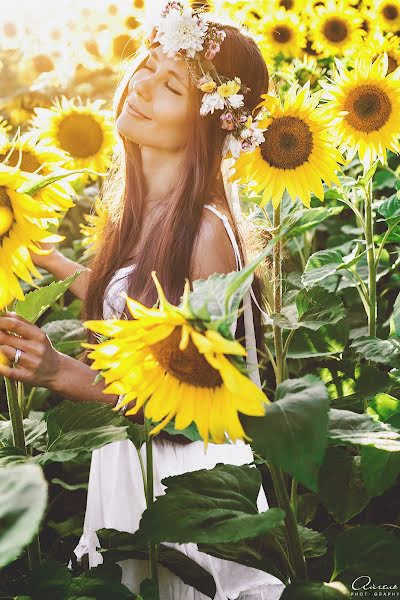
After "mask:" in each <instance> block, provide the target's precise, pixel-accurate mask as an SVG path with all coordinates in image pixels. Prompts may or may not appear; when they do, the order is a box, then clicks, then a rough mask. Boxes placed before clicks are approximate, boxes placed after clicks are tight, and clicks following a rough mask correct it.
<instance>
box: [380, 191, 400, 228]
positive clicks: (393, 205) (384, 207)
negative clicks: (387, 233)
mask: <svg viewBox="0 0 400 600" xmlns="http://www.w3.org/2000/svg"><path fill="white" fill-rule="evenodd" d="M378 213H379V214H380V215H382V216H383V217H384V218H385V220H386V221H388V223H389V224H393V221H398V220H400V198H399V197H398V196H397V194H394V195H393V196H391V197H390V198H387V199H386V200H385V201H384V202H382V204H381V205H380V206H379V208H378Z"/></svg>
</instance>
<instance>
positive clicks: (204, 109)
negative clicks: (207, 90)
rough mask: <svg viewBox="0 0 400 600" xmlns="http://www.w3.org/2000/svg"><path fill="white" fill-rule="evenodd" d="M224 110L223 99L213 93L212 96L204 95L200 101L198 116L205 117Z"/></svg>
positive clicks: (216, 93)
mask: <svg viewBox="0 0 400 600" xmlns="http://www.w3.org/2000/svg"><path fill="white" fill-rule="evenodd" d="M224 108H225V99H224V98H222V96H220V95H219V94H218V92H214V93H213V94H204V96H203V99H202V101H201V108H200V114H201V116H202V117H205V116H206V115H208V114H209V113H211V114H212V115H213V114H214V111H215V110H223V109H224Z"/></svg>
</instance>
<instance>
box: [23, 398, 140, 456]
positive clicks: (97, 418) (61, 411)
mask: <svg viewBox="0 0 400 600" xmlns="http://www.w3.org/2000/svg"><path fill="white" fill-rule="evenodd" d="M46 420H47V431H48V436H49V437H48V446H47V449H46V452H45V453H44V454H41V455H38V456H35V457H34V459H35V461H36V462H38V463H40V464H46V463H48V462H65V461H70V460H74V461H77V462H81V461H86V460H88V459H89V458H90V455H91V453H92V451H93V450H94V449H95V448H100V447H101V446H104V445H105V444H109V443H111V442H117V441H122V440H126V439H127V437H128V431H127V429H128V427H129V429H130V430H131V431H136V430H137V428H136V427H135V425H134V424H133V423H130V421H128V419H126V418H125V417H123V416H122V415H120V414H118V413H117V412H114V411H113V410H112V409H111V407H110V406H109V405H106V404H101V403H100V402H81V403H75V402H70V401H69V400H65V401H64V402H62V403H61V404H60V405H59V406H57V407H56V408H54V409H52V410H51V411H49V412H48V413H47V415H46ZM138 428H139V426H138Z"/></svg>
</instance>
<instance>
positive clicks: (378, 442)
mask: <svg viewBox="0 0 400 600" xmlns="http://www.w3.org/2000/svg"><path fill="white" fill-rule="evenodd" d="M328 436H329V442H330V444H331V445H338V444H340V445H343V444H350V445H352V446H373V447H374V448H378V449H380V450H385V451H387V452H399V451H400V431H398V430H397V429H395V428H394V427H391V426H390V425H389V424H388V423H382V422H381V421H379V420H378V419H374V418H373V417H372V416H370V415H367V414H358V413H354V412H351V411H350V410H339V409H336V408H331V409H330V411H329V432H328Z"/></svg>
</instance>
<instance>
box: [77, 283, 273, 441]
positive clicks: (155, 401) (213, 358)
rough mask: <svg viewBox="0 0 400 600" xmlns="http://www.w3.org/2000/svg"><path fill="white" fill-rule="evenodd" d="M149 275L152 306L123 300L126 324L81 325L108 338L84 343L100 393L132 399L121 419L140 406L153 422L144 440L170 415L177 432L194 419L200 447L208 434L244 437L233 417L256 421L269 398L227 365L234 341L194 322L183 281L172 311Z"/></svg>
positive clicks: (235, 355)
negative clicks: (99, 375)
mask: <svg viewBox="0 0 400 600" xmlns="http://www.w3.org/2000/svg"><path fill="white" fill-rule="evenodd" d="M152 277H153V279H154V282H155V284H156V286H157V290H158V295H159V299H160V306H159V308H147V307H146V306H143V305H142V304H140V303H139V302H137V301H135V300H132V299H131V298H127V299H126V302H127V306H128V309H129V311H130V312H131V314H132V316H133V317H134V320H133V321H132V320H126V319H124V320H105V321H87V322H85V323H84V325H85V327H87V328H88V329H90V330H91V331H94V332H95V333H99V334H102V335H105V336H107V337H109V338H111V339H109V340H108V341H105V342H102V343H100V344H84V345H85V347H88V348H91V349H92V352H90V353H89V358H91V359H93V363H92V368H93V369H97V370H103V369H105V371H103V376H104V379H105V381H106V383H107V387H106V388H105V393H108V394H125V397H124V399H123V401H122V403H121V404H120V405H119V407H120V406H123V405H126V404H129V403H130V402H132V401H136V403H135V406H134V408H131V409H129V410H128V411H127V412H126V415H133V414H136V413H137V412H138V411H139V410H140V408H141V407H142V406H143V405H144V415H145V417H147V418H149V419H152V420H153V421H156V422H158V421H160V422H159V423H158V425H157V426H156V427H154V428H153V429H152V430H151V434H152V435H155V434H156V433H158V432H159V431H160V430H161V429H162V428H163V427H165V426H166V425H167V423H168V422H169V421H170V420H171V419H172V418H173V417H175V428H176V429H178V430H179V429H185V428H186V427H188V426H189V425H190V424H191V423H192V422H193V421H194V422H195V424H196V425H197V428H198V430H199V433H200V435H201V437H202V438H203V440H204V446H205V448H207V445H208V441H209V436H210V437H211V440H212V441H214V442H215V443H219V444H221V443H224V442H225V433H227V434H228V436H229V438H230V439H231V440H232V441H235V440H237V439H244V438H246V439H247V440H250V438H249V437H248V436H247V435H246V434H245V432H244V430H243V428H242V425H241V423H240V420H239V417H238V412H241V413H243V414H247V415H253V416H262V415H264V412H265V408H264V404H265V403H267V402H269V400H268V398H267V397H266V396H265V394H264V392H263V391H262V390H260V389H259V388H258V387H257V386H256V385H255V384H254V383H253V382H252V381H251V379H249V378H248V377H247V375H245V374H244V373H243V372H241V370H239V368H238V367H237V366H236V365H235V362H236V363H237V362H238V361H240V359H241V357H243V356H244V355H245V354H246V351H245V350H244V348H243V347H242V345H241V344H240V343H239V342H238V341H236V340H229V339H226V338H225V337H223V336H222V335H221V334H220V333H219V332H218V331H216V330H212V329H207V327H206V325H205V324H199V321H198V320H194V318H193V316H192V315H191V312H190V309H189V307H188V306H189V303H188V296H189V284H188V281H187V282H186V285H185V291H184V294H183V299H182V308H180V307H176V306H172V305H171V304H169V303H168V301H167V300H166V298H165V295H164V292H163V290H162V288H161V286H160V284H159V282H158V280H157V278H156V275H155V272H153V273H152ZM241 360H243V359H241ZM233 361H234V362H233Z"/></svg>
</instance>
